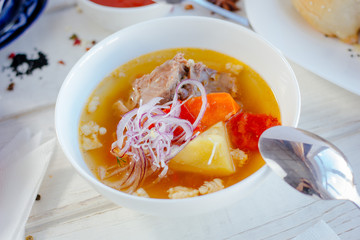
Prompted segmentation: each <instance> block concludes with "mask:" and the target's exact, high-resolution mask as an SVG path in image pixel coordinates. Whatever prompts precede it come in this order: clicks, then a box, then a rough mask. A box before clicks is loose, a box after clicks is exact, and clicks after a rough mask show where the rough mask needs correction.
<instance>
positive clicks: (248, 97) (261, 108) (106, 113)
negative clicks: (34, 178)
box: [80, 48, 280, 198]
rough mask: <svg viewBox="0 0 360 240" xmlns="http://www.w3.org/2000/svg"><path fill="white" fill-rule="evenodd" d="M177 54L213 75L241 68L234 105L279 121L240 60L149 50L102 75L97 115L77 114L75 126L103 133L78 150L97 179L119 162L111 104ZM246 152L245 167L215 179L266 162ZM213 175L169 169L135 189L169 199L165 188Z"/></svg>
mask: <svg viewBox="0 0 360 240" xmlns="http://www.w3.org/2000/svg"><path fill="white" fill-rule="evenodd" d="M179 52H181V53H184V57H185V58H186V59H193V60H194V61H195V62H202V63H203V64H205V65H206V66H207V67H208V68H211V69H214V70H216V71H218V72H228V71H229V68H227V67H226V66H228V65H227V64H229V63H231V64H233V65H241V66H243V69H242V70H241V72H240V73H239V74H238V75H237V77H236V85H237V87H238V89H239V91H238V92H237V94H236V96H235V97H234V99H235V101H236V102H238V103H239V104H240V105H241V107H242V109H243V111H247V112H251V113H259V114H260V113H261V114H268V115H271V116H273V117H276V118H277V119H279V120H280V110H279V106H278V104H277V101H276V99H275V97H274V94H273V92H272V91H271V89H270V87H269V86H268V85H267V84H266V82H265V81H264V80H263V79H262V78H261V76H260V75H259V74H257V73H256V72H255V71H254V70H253V69H251V68H250V67H249V66H247V65H246V64H244V63H243V62H241V61H239V60H237V59H235V58H233V57H231V56H227V55H225V54H222V53H219V52H216V51H212V50H207V49H198V48H176V49H166V50H161V51H156V52H151V53H149V54H145V55H142V56H140V57H137V58H135V59H133V60H131V61H129V62H127V63H125V64H123V65H122V66H119V67H118V68H117V69H116V70H114V71H113V72H112V73H111V74H110V75H109V76H108V77H106V78H105V79H104V80H103V81H102V82H101V83H100V84H99V85H98V87H97V88H96V89H95V90H94V92H93V93H92V95H91V96H90V98H89V102H90V101H91V100H92V99H94V97H98V100H99V105H98V107H97V109H96V111H94V112H89V111H88V110H87V109H88V107H85V108H84V110H83V113H82V115H81V118H80V128H81V126H82V124H85V123H87V122H89V121H94V122H96V123H97V124H98V125H99V126H100V127H103V128H104V129H106V133H105V134H103V135H99V136H98V139H99V142H100V143H101V144H102V146H101V147H99V148H96V149H93V150H88V151H86V150H84V149H82V153H83V156H84V159H85V161H86V163H87V165H88V166H89V168H90V169H91V171H92V172H93V174H94V175H95V176H97V178H99V179H100V180H101V178H100V176H99V167H104V168H109V167H111V166H114V165H119V164H120V165H121V164H122V163H121V162H119V159H117V158H116V157H115V156H114V155H113V154H111V153H110V150H111V146H112V143H113V142H114V141H115V140H116V134H115V133H116V128H117V124H118V122H119V120H120V117H118V116H115V115H114V111H113V103H114V102H116V101H118V100H119V99H120V100H123V101H127V100H128V98H129V97H130V94H131V92H132V82H133V81H134V80H135V79H136V78H138V77H141V76H142V75H144V74H148V73H150V72H151V71H152V70H154V68H155V67H157V66H159V65H161V64H162V63H164V62H165V61H166V60H169V59H172V58H173V57H174V56H175V55H176V54H177V53H179ZM89 102H88V103H87V106H88V104H89ZM80 141H81V140H80ZM247 154H248V161H247V162H246V164H245V165H244V166H242V167H239V166H236V171H235V173H234V174H231V175H230V176H224V177H219V178H221V179H222V180H223V182H224V186H225V187H228V186H231V185H233V184H235V183H237V182H239V181H241V180H242V179H244V178H246V177H248V176H250V175H251V174H253V173H254V172H256V171H257V170H258V169H259V168H261V167H262V166H263V165H264V164H265V162H264V160H263V159H262V158H261V156H260V154H259V152H258V151H249V152H247ZM170 161H171V160H170ZM214 177H215V176H209V175H202V174H199V173H190V172H181V171H176V170H173V169H171V168H169V171H168V174H167V175H166V176H165V177H163V178H160V179H157V178H156V177H149V178H146V179H145V181H144V182H143V183H142V185H141V186H140V187H142V188H143V189H144V190H145V191H146V192H147V194H148V195H149V196H150V197H152V198H168V192H167V190H168V189H169V188H171V187H175V186H185V187H191V188H199V187H200V186H201V185H202V184H203V183H204V181H211V180H212V179H214ZM116 180H117V175H116V174H115V175H114V176H113V177H111V178H109V181H116Z"/></svg>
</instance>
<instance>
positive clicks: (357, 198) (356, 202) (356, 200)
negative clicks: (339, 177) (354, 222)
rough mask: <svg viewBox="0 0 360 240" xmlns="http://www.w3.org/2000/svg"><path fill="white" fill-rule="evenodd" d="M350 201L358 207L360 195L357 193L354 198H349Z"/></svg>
mask: <svg viewBox="0 0 360 240" xmlns="http://www.w3.org/2000/svg"><path fill="white" fill-rule="evenodd" d="M351 201H352V202H353V203H354V204H355V205H356V206H357V207H358V208H359V209H360V197H359V195H357V196H356V198H354V199H351Z"/></svg>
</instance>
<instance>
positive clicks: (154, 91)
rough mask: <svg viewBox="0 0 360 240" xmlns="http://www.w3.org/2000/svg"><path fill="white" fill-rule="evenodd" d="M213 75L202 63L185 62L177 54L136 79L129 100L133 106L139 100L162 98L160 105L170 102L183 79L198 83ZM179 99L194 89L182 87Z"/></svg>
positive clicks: (181, 56) (184, 97)
mask: <svg viewBox="0 0 360 240" xmlns="http://www.w3.org/2000/svg"><path fill="white" fill-rule="evenodd" d="M214 73H215V71H214V70H211V69H209V68H207V67H206V66H205V65H204V64H202V63H194V61H192V60H189V61H188V60H186V59H185V58H184V54H183V53H178V54H176V55H175V57H174V58H173V59H171V60H168V61H166V62H165V63H163V64H162V65H160V66H158V67H156V68H155V69H154V70H153V71H152V72H151V73H150V74H146V75H144V76H142V77H140V78H137V79H136V80H135V81H134V83H133V90H134V91H133V93H132V94H131V96H130V98H131V100H132V101H133V103H134V104H138V103H139V101H140V99H142V101H143V103H147V102H148V101H150V100H151V99H153V98H155V97H162V98H163V100H162V103H165V102H168V101H171V100H172V99H173V97H174V94H175V89H176V86H177V85H178V84H179V83H180V82H181V81H182V80H184V79H189V78H191V79H194V80H198V81H204V80H209V79H210V78H211V77H212V75H213V74H214ZM179 95H180V99H181V100H184V99H186V98H187V97H188V96H190V95H196V94H194V89H192V88H191V87H189V86H184V87H183V88H182V89H180V90H179Z"/></svg>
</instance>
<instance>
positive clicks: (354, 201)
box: [349, 186, 360, 209]
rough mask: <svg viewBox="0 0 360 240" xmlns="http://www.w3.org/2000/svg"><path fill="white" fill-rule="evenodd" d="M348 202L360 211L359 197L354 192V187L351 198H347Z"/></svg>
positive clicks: (356, 192) (355, 191)
mask: <svg viewBox="0 0 360 240" xmlns="http://www.w3.org/2000/svg"><path fill="white" fill-rule="evenodd" d="M349 200H350V201H352V202H353V203H354V204H355V205H356V206H357V207H358V208H359V209H360V196H359V193H358V191H357V190H356V186H354V191H353V192H352V196H351V197H349Z"/></svg>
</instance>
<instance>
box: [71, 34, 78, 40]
mask: <svg viewBox="0 0 360 240" xmlns="http://www.w3.org/2000/svg"><path fill="white" fill-rule="evenodd" d="M70 39H71V40H75V39H79V38H78V36H77V35H76V34H75V33H74V34H73V35H71V36H70Z"/></svg>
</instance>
